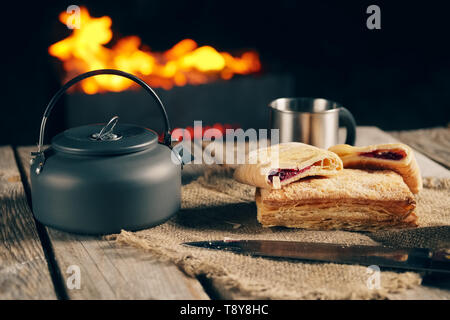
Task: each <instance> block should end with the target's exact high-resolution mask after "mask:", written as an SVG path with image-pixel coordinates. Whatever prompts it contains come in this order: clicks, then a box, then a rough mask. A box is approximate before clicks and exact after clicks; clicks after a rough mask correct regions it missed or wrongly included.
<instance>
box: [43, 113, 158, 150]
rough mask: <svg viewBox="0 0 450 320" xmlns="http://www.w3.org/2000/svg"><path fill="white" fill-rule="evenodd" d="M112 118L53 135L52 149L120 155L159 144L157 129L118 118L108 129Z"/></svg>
mask: <svg viewBox="0 0 450 320" xmlns="http://www.w3.org/2000/svg"><path fill="white" fill-rule="evenodd" d="M113 119H114V118H113ZM113 119H111V121H112V120H113ZM111 121H110V122H109V123H108V124H107V125H106V126H105V124H91V125H85V126H81V127H75V128H70V129H68V130H66V131H64V132H61V133H59V134H57V135H56V136H55V137H53V139H52V148H54V149H55V150H58V151H62V152H68V153H72V154H78V155H117V154H125V153H132V152H137V151H142V150H145V149H148V148H150V147H153V146H155V145H156V144H157V143H158V135H157V134H156V132H154V131H153V130H150V129H147V128H144V127H141V126H137V125H132V124H117V121H116V123H114V124H113V125H112V127H111V126H110V128H109V130H105V129H106V128H107V127H108V126H109V125H110V123H111Z"/></svg>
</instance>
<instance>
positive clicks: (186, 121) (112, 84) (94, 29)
mask: <svg viewBox="0 0 450 320" xmlns="http://www.w3.org/2000/svg"><path fill="white" fill-rule="evenodd" d="M69 18H70V17H69V15H68V14H67V13H66V12H63V13H61V14H60V15H59V20H60V21H61V22H62V23H64V24H67V25H68V23H71V21H70V20H68V19H69ZM111 26H112V19H111V18H110V17H108V16H103V17H99V18H96V17H91V15H90V14H89V11H88V9H87V8H85V7H81V8H80V28H79V29H73V31H72V32H71V34H70V35H69V36H68V37H67V38H65V39H63V40H61V41H59V42H56V43H54V44H53V45H51V46H50V47H49V49H48V51H49V53H50V55H52V56H54V57H57V58H58V59H59V60H60V61H61V62H62V67H63V68H64V71H65V76H64V79H63V81H67V80H69V79H71V78H73V77H74V76H76V75H78V74H81V73H83V72H87V71H90V70H93V69H103V68H111V69H120V70H123V71H126V72H129V73H132V74H135V75H136V76H138V77H139V78H141V79H143V80H144V81H146V82H147V83H148V84H149V85H150V86H152V87H153V88H155V91H156V92H157V94H158V95H159V96H160V97H161V99H162V101H164V104H165V106H166V109H167V112H168V115H169V117H170V120H171V122H172V125H173V127H174V128H186V129H188V130H189V129H190V128H191V127H192V126H193V123H194V120H202V121H203V125H204V126H205V127H208V126H216V127H218V126H221V127H222V128H225V127H227V126H231V127H233V128H237V127H240V128H265V127H267V123H268V112H267V110H266V109H267V107H266V106H267V105H268V103H269V102H270V101H271V100H273V99H275V98H278V97H283V96H290V95H292V92H293V87H294V82H293V78H292V76H291V75H289V74H277V73H267V72H266V73H262V72H261V61H260V57H259V54H258V53H257V52H256V51H254V50H245V51H242V50H241V51H240V52H241V54H236V53H235V54H231V53H228V52H222V51H218V50H217V49H215V48H213V47H212V46H208V45H204V46H199V45H198V44H197V43H196V42H195V41H194V40H191V39H184V40H182V41H180V42H178V43H177V44H175V45H174V46H173V47H172V48H170V49H169V50H167V51H165V52H155V51H152V50H151V49H150V48H149V47H148V46H146V45H144V44H143V43H142V41H141V38H139V37H138V36H128V37H123V38H120V39H117V40H116V37H117V36H116V37H113V31H112V29H111ZM266 71H267V70H266ZM74 89H75V90H70V92H69V95H68V96H67V99H66V100H65V102H66V107H65V108H64V117H65V121H64V122H65V125H66V126H67V127H72V126H79V125H82V124H85V123H96V122H104V121H107V120H109V119H110V118H111V117H112V116H114V115H120V119H121V121H122V122H130V123H136V124H140V125H143V126H146V127H148V128H152V129H154V130H156V131H158V132H160V131H161V129H162V126H161V119H160V118H159V117H158V116H157V113H156V112H153V113H152V110H149V108H148V101H150V100H148V96H147V93H146V92H144V91H143V90H130V89H139V87H138V86H135V84H134V82H132V81H130V80H128V79H126V78H122V77H117V76H113V75H103V76H97V77H92V78H88V79H85V80H84V81H82V82H81V83H80V85H79V86H78V87H75V88H74Z"/></svg>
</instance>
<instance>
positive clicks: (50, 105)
mask: <svg viewBox="0 0 450 320" xmlns="http://www.w3.org/2000/svg"><path fill="white" fill-rule="evenodd" d="M100 74H113V75H117V76H122V77H125V78H128V79H130V80H133V81H134V82H136V83H137V84H139V85H140V86H141V87H142V88H144V89H145V90H146V91H147V92H148V93H150V95H151V96H152V97H153V98H154V99H155V100H156V102H157V103H158V105H159V109H160V111H161V114H162V116H163V117H164V125H165V132H164V144H165V145H167V146H169V145H170V143H171V136H170V130H171V127H170V122H169V118H168V117H167V112H166V109H165V108H164V105H163V103H162V101H161V99H160V98H159V97H158V95H157V94H156V93H155V91H154V90H153V89H152V88H151V87H150V86H149V85H148V84H147V83H145V82H144V81H143V80H141V79H139V78H138V77H136V76H134V75H132V74H130V73H127V72H124V71H120V70H115V69H100V70H94V71H89V72H86V73H82V74H80V75H78V76H76V77H75V78H73V79H72V80H69V81H68V82H67V83H66V84H64V85H63V86H62V87H61V89H59V90H58V92H56V94H55V95H54V96H53V98H52V99H51V100H50V102H49V103H48V105H47V108H45V111H44V116H43V117H42V121H41V128H40V131H39V143H38V150H37V153H38V154H42V146H43V144H44V134H45V124H46V123H47V119H48V117H49V116H50V112H51V111H52V109H53V107H54V106H55V104H56V102H57V101H58V99H59V98H60V97H61V96H62V95H63V94H64V93H65V92H66V90H67V89H69V88H70V87H71V86H73V85H74V84H76V83H77V82H79V81H81V80H83V79H86V78H89V77H92V76H98V75H100Z"/></svg>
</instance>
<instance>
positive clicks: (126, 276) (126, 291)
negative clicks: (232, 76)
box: [19, 127, 450, 299]
mask: <svg viewBox="0 0 450 320" xmlns="http://www.w3.org/2000/svg"><path fill="white" fill-rule="evenodd" d="M341 134H343V132H341ZM387 142H397V140H396V139H394V138H393V137H392V136H390V135H388V134H386V133H385V132H383V131H381V130H380V129H378V128H375V127H358V129H357V141H356V144H357V145H368V144H378V143H387ZM32 149H33V148H30V147H27V148H20V149H19V154H20V156H21V158H22V161H23V163H24V168H25V169H27V168H28V159H29V152H30V151H31V150H32ZM416 155H417V160H418V163H419V166H420V167H421V169H422V174H423V175H424V176H439V177H443V176H448V177H450V171H449V170H447V169H445V168H444V167H442V166H440V165H439V164H437V163H435V162H434V161H431V160H430V159H428V158H426V157H425V156H423V155H422V154H420V153H416ZM200 167H204V166H202V165H187V166H185V170H184V174H185V177H184V178H186V179H188V180H191V179H195V177H196V176H198V175H200V174H202V172H203V171H202V170H197V169H199V168H200ZM48 234H49V237H50V239H51V243H52V245H53V248H54V251H55V256H56V260H57V262H58V264H59V266H60V268H61V273H62V274H63V276H69V275H68V274H66V270H67V268H68V267H69V266H70V265H79V266H80V268H81V274H82V283H81V290H68V295H69V297H70V298H73V299H78V298H81V299H91V298H94V299H114V298H123V299H128V298H135V299H140V298H143V299H146V298H150V299H178V298H185V299H204V298H207V296H206V294H205V293H204V291H203V290H202V288H201V287H200V284H199V283H198V282H197V281H196V280H195V279H191V278H187V277H186V276H184V275H183V274H182V273H181V272H180V271H179V270H178V269H177V268H176V267H175V266H173V265H169V264H164V263H158V262H155V261H154V260H153V258H152V256H151V254H149V253H146V252H143V251H141V250H135V249H133V248H129V247H127V248H120V247H116V246H115V245H114V244H112V243H110V242H108V241H104V240H101V239H100V238H97V237H85V236H77V235H72V234H68V233H63V232H59V231H56V230H53V229H48ZM210 285H211V286H212V290H211V291H214V292H215V294H216V297H217V298H226V299H239V298H243V297H241V296H239V295H237V294H236V293H234V292H232V291H230V290H227V289H226V288H223V287H222V286H221V285H220V284H219V283H218V282H216V281H214V280H212V281H210ZM389 297H390V298H391V299H450V291H449V290H441V289H437V288H432V287H425V286H420V287H418V288H415V289H413V290H406V291H405V292H403V293H398V294H392V295H390V296H389Z"/></svg>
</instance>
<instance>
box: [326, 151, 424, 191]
mask: <svg viewBox="0 0 450 320" xmlns="http://www.w3.org/2000/svg"><path fill="white" fill-rule="evenodd" d="M328 150H330V151H332V152H334V153H336V154H337V155H338V156H339V157H340V158H341V159H342V162H343V163H344V168H356V169H382V170H385V169H390V170H394V171H395V172H397V173H398V174H400V175H401V176H402V177H403V180H404V181H405V183H406V184H407V185H408V187H409V189H410V190H411V191H412V192H413V193H418V192H419V191H420V190H421V189H422V177H421V175H420V170H419V166H418V165H417V162H416V158H415V157H414V152H413V150H412V149H411V148H410V147H408V146H407V145H405V144H402V143H389V144H377V145H371V146H367V147H352V146H350V145H348V144H340V145H337V146H333V147H331V148H329V149H328Z"/></svg>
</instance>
